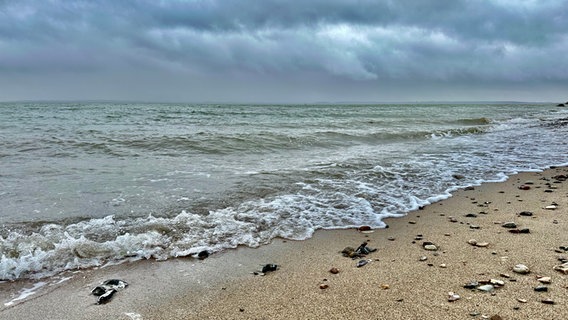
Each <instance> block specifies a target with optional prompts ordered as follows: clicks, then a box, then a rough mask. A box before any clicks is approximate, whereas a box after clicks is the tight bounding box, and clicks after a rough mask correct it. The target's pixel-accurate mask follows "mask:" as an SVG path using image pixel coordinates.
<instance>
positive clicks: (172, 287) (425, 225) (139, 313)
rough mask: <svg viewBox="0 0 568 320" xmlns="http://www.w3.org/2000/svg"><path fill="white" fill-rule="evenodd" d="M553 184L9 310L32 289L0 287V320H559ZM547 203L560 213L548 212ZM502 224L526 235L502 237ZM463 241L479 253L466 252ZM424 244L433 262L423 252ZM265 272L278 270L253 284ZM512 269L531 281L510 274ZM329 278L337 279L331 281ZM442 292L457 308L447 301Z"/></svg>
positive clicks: (561, 243) (107, 273)
mask: <svg viewBox="0 0 568 320" xmlns="http://www.w3.org/2000/svg"><path fill="white" fill-rule="evenodd" d="M558 175H568V168H565V167H561V168H553V169H549V170H546V171H544V172H540V173H521V174H518V175H515V176H512V177H511V178H510V179H509V180H508V181H506V182H503V183H486V184H483V185H481V186H477V187H475V188H474V190H459V191H457V192H455V193H454V194H453V196H452V197H451V198H449V199H447V200H444V201H440V202H438V203H434V204H432V205H430V206H427V207H425V208H423V209H422V210H417V211H415V212H411V213H410V214H408V215H407V216H406V217H403V218H393V219H388V220H387V221H386V222H387V223H388V224H389V226H390V227H389V228H387V229H378V230H373V232H371V233H363V232H359V231H358V230H356V229H348V230H330V231H318V232H316V233H315V234H314V236H313V238H311V239H309V240H306V241H291V240H284V239H275V240H274V241H273V242H272V243H271V244H269V245H265V246H261V247H260V248H254V249H253V248H238V249H236V250H229V251H226V252H223V253H220V254H214V255H212V256H211V257H209V258H207V259H205V260H196V259H191V258H187V259H176V260H168V261H163V262H159V261H139V262H135V263H128V264H122V265H117V266H111V267H106V268H99V269H96V270H82V271H77V272H76V273H69V274H70V275H72V278H71V279H69V280H67V281H63V282H61V283H59V284H53V283H51V284H47V285H45V286H44V287H43V288H41V289H40V290H38V292H37V293H36V294H34V295H31V296H29V297H27V298H26V299H22V300H20V301H15V302H14V303H13V304H12V305H6V303H7V302H9V301H12V300H13V299H14V298H15V297H18V296H19V295H20V294H21V292H22V291H21V290H22V289H25V288H30V287H32V286H33V282H29V281H17V282H10V283H2V284H0V301H2V302H3V303H2V304H1V305H0V319H4V320H9V319H102V318H104V319H383V318H385V319H489V318H491V317H493V318H491V319H566V318H568V308H566V306H567V305H568V274H564V273H562V272H559V271H556V270H554V269H553V268H554V266H557V265H560V264H562V262H561V261H560V260H559V258H562V257H565V258H566V257H567V256H568V251H565V249H566V250H568V187H567V186H566V185H567V184H568V182H556V181H555V179H553V178H552V177H554V176H558ZM521 186H527V187H528V188H530V189H528V190H521V189H519V187H521ZM553 203H556V206H557V209H555V210H551V209H546V207H547V206H550V205H552V204H553ZM522 211H529V212H532V213H533V215H532V216H521V215H519V213H520V212H522ZM467 214H475V217H473V216H472V217H466V215H467ZM452 221H454V222H452ZM504 222H514V223H515V224H516V225H517V228H516V229H517V230H520V229H526V228H528V229H529V231H530V233H518V234H514V233H510V232H509V230H511V229H508V228H504V227H503V226H502V223H504ZM471 239H475V240H476V241H477V243H478V244H479V243H482V242H487V243H488V245H487V246H482V247H480V246H474V245H471V244H469V243H468V241H469V240H471ZM425 241H429V242H432V243H434V244H435V245H436V246H437V248H438V250H437V251H428V250H425V249H424V248H423V242H425ZM363 242H368V247H370V248H376V249H378V250H377V251H376V252H373V253H370V254H368V255H367V256H366V257H364V259H369V260H371V261H370V262H369V263H368V264H366V265H365V266H363V267H360V268H358V267H356V263H357V262H358V261H359V260H360V259H355V260H353V259H351V258H348V257H344V256H343V255H342V254H341V253H340V252H341V251H342V250H343V248H345V247H347V246H351V247H357V246H359V245H360V244H361V243H363ZM421 257H426V258H427V259H426V260H424V261H421ZM267 263H274V264H277V265H279V268H278V270H276V271H274V272H270V273H267V274H266V275H264V276H260V275H253V274H252V272H253V271H258V270H260V269H261V268H262V265H264V264H267ZM517 264H524V265H526V266H528V267H529V268H530V273H529V274H518V273H515V272H514V271H513V267H514V266H515V265H517ZM332 267H335V268H337V269H338V270H339V273H337V274H332V273H330V272H329V270H330V269H331V268H332ZM69 274H68V275H69ZM539 276H547V277H551V283H550V284H545V286H546V287H547V290H548V291H546V292H536V291H535V290H534V288H535V287H537V286H539V285H542V283H541V282H539V281H538V279H537V278H538V277H539ZM112 278H119V279H124V280H126V281H128V282H129V284H130V285H129V286H128V287H127V288H126V289H123V290H120V291H119V292H117V293H116V295H115V296H114V298H113V299H112V301H110V302H109V303H107V304H104V305H96V304H95V301H96V298H95V297H94V296H92V295H91V294H90V290H91V289H92V288H93V287H94V286H96V285H97V284H99V283H100V282H101V281H103V280H106V279H112ZM490 279H495V280H501V281H503V283H504V285H503V286H501V287H498V288H494V289H493V290H492V291H491V292H483V291H479V290H476V289H466V288H464V285H465V284H467V283H470V282H472V281H478V282H482V283H483V281H489V280H490ZM62 280H63V279H62ZM480 285H481V284H480ZM448 292H454V293H455V294H457V295H459V296H460V298H459V299H458V300H456V301H452V302H451V301H448V297H449V295H448ZM545 299H550V301H553V302H554V304H546V303H543V302H542V301H543V300H545ZM550 301H549V302H550ZM498 316H499V317H500V318H499V317H498Z"/></svg>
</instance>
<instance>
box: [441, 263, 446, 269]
mask: <svg viewBox="0 0 568 320" xmlns="http://www.w3.org/2000/svg"><path fill="white" fill-rule="evenodd" d="M447 267H448V265H446V264H445V263H442V264H440V268H447Z"/></svg>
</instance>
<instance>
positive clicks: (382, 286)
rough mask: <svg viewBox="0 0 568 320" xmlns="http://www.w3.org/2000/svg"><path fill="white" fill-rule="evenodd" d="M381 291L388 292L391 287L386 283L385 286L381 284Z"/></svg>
mask: <svg viewBox="0 0 568 320" xmlns="http://www.w3.org/2000/svg"><path fill="white" fill-rule="evenodd" d="M381 289H383V290H387V289H390V286H389V285H388V284H386V283H383V284H381Z"/></svg>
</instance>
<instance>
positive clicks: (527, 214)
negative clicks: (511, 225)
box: [519, 211, 533, 217]
mask: <svg viewBox="0 0 568 320" xmlns="http://www.w3.org/2000/svg"><path fill="white" fill-rule="evenodd" d="M519 215H520V216H524V217H532V215H533V213H532V212H530V211H522V212H519Z"/></svg>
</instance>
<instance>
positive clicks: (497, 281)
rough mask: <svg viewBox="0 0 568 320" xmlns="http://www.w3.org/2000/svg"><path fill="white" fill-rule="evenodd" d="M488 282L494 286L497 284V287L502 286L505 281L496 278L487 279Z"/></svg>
mask: <svg viewBox="0 0 568 320" xmlns="http://www.w3.org/2000/svg"><path fill="white" fill-rule="evenodd" d="M489 283H490V284H492V285H494V286H499V287H502V286H504V285H505V281H503V280H498V279H490V280H489Z"/></svg>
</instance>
